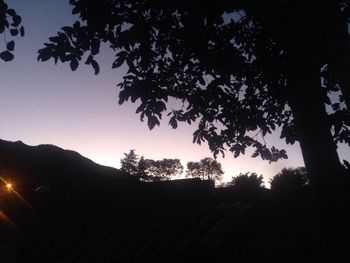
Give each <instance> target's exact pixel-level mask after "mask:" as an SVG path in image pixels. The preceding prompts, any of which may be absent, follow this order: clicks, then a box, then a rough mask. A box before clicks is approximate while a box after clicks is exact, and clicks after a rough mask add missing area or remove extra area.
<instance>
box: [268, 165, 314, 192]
mask: <svg viewBox="0 0 350 263" xmlns="http://www.w3.org/2000/svg"><path fill="white" fill-rule="evenodd" d="M270 185H271V190H273V191H275V192H278V193H282V194H296V193H301V192H303V191H304V190H306V189H308V188H309V186H310V182H309V178H308V175H307V172H306V169H305V168H304V167H298V168H283V169H282V170H281V172H279V173H278V174H276V175H275V176H274V177H273V178H272V179H271V180H270Z"/></svg>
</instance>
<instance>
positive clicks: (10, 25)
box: [0, 0, 24, 62]
mask: <svg viewBox="0 0 350 263" xmlns="http://www.w3.org/2000/svg"><path fill="white" fill-rule="evenodd" d="M21 23H22V18H21V17H20V16H19V15H18V14H17V13H16V11H15V10H14V9H12V8H9V7H8V5H7V4H6V3H5V1H3V0H0V35H3V36H4V40H5V50H4V51H1V49H2V48H0V59H1V60H3V61H5V62H8V61H11V60H13V58H14V55H13V53H12V52H13V51H14V50H15V41H14V40H11V38H14V37H18V36H20V37H23V36H24V27H23V26H22V24H21Z"/></svg>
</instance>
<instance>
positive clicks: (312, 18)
mask: <svg viewBox="0 0 350 263" xmlns="http://www.w3.org/2000/svg"><path fill="white" fill-rule="evenodd" d="M70 3H71V4H72V5H73V6H74V8H73V14H79V15H80V19H81V21H84V23H80V22H78V21H77V22H76V23H75V24H74V25H73V26H71V27H69V26H66V27H63V28H62V31H61V32H59V33H58V35H57V36H55V37H51V38H50V39H49V40H50V42H49V43H46V44H45V45H46V47H45V48H43V49H41V50H40V51H39V56H38V59H39V60H42V61H45V60H48V59H50V58H54V60H55V62H57V61H58V60H60V61H62V62H69V63H70V66H71V68H72V70H76V68H77V67H78V65H79V61H81V60H82V59H85V58H87V59H86V61H85V63H86V64H89V65H92V67H93V68H94V70H95V73H96V74H97V73H98V72H99V66H98V63H97V62H96V61H95V55H96V54H98V53H99V51H100V43H101V41H102V42H108V43H109V44H110V46H111V48H112V49H114V50H116V60H115V61H114V63H113V65H112V67H113V68H118V67H120V66H121V65H123V64H126V65H127V66H128V72H127V74H126V75H125V76H124V78H123V81H122V82H121V83H120V84H119V86H120V88H121V92H120V94H119V103H120V104H122V103H124V102H125V101H127V100H129V99H131V101H132V102H135V101H136V100H138V99H140V105H139V107H138V109H137V112H138V113H140V114H141V120H143V119H144V118H145V117H146V118H147V120H148V125H149V127H150V128H151V129H152V128H153V127H154V126H155V125H159V123H160V121H159V119H160V118H161V117H162V114H163V113H164V111H166V102H167V101H168V98H169V97H174V98H176V99H180V100H182V101H183V103H184V105H185V106H186V107H181V108H180V109H178V110H172V111H170V113H169V114H170V124H171V126H172V127H173V128H176V127H177V123H178V122H179V121H180V122H181V121H186V122H188V123H193V122H195V121H197V123H198V129H197V130H196V132H195V133H194V142H198V143H201V142H203V141H208V143H209V147H210V149H211V150H212V151H213V152H214V154H215V155H216V154H218V153H219V152H223V150H224V148H225V147H224V145H227V146H228V148H229V149H230V151H232V152H234V155H235V157H237V156H239V155H240V154H242V153H243V154H244V153H245V149H246V148H247V147H253V148H255V152H254V153H253V157H256V156H259V155H260V156H261V157H262V158H263V159H267V160H270V161H276V160H278V159H280V158H287V155H286V153H285V151H284V150H278V149H276V148H275V147H271V148H268V147H267V145H266V144H265V143H262V142H261V141H260V140H259V136H257V135H258V134H261V136H265V135H266V134H267V133H271V132H272V131H274V130H275V128H276V127H277V126H280V127H281V128H282V129H281V137H282V138H285V140H286V142H287V143H291V144H292V143H294V142H295V141H296V140H298V141H299V142H300V145H301V148H302V152H303V156H304V160H305V164H306V168H307V169H308V172H309V174H310V176H311V181H314V184H315V187H316V188H317V189H319V191H323V190H322V189H325V188H326V189H329V187H327V185H328V184H329V182H327V183H326V181H328V180H329V177H330V175H332V176H333V178H334V177H335V175H336V174H340V173H341V172H340V170H341V169H340V167H341V165H340V161H339V158H338V155H337V152H336V145H335V142H334V141H335V140H336V141H341V140H343V141H346V142H349V141H350V140H349V138H350V136H349V134H350V133H349V126H348V125H349V118H348V115H349V114H348V111H347V110H346V108H344V106H343V104H342V103H343V102H344V101H345V102H347V103H349V101H350V100H349V99H348V98H349V96H348V94H349V92H348V90H349V89H348V88H347V86H346V85H342V82H346V81H347V80H348V79H349V77H347V75H348V74H343V71H344V70H343V69H344V68H345V66H344V65H345V64H346V65H347V63H348V62H347V60H344V59H343V57H349V56H348V53H347V50H348V48H345V47H347V39H348V33H347V18H348V17H349V10H350V7H349V4H348V3H347V2H346V1H334V0H325V1H323V2H322V4H320V5H314V4H312V3H308V2H307V3H305V2H304V1H301V0H297V1H282V0H275V1H269V3H265V2H264V3H262V2H261V1H221V2H220V4H218V3H216V2H212V1H204V2H200V6H201V8H200V9H198V5H199V2H198V1H177V2H176V3H162V2H160V1H152V0H149V1H81V0H71V1H70ZM135 14H137V15H135ZM296 14H297V16H298V19H295V16H296ZM324 14H327V15H326V17H327V19H326V18H325V17H324ZM321 32H322V33H321ZM300 39H302V41H300ZM339 47H344V48H339ZM84 54H87V56H84ZM321 80H322V81H321ZM349 83H350V82H349ZM349 86H350V85H349ZM339 90H341V92H342V93H343V96H342V97H340V98H339V100H338V102H337V103H340V104H334V103H333V104H332V103H331V102H330V100H329V97H328V96H327V93H328V94H329V93H331V92H332V91H339ZM325 103H327V104H332V105H333V108H334V112H333V113H332V114H331V115H330V117H329V116H327V115H328V114H327V112H326V110H325ZM332 127H334V128H335V129H334V133H333V134H332V133H331V128H332ZM316 131H317V132H316ZM252 132H257V135H254V134H252ZM315 132H316V133H317V135H316V134H315ZM313 175H315V176H313ZM316 175H317V176H316Z"/></svg>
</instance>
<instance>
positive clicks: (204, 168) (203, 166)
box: [186, 157, 224, 181]
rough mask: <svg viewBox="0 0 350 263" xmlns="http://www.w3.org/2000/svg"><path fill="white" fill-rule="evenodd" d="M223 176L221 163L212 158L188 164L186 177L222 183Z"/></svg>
mask: <svg viewBox="0 0 350 263" xmlns="http://www.w3.org/2000/svg"><path fill="white" fill-rule="evenodd" d="M223 174H224V172H223V171H222V168H221V163H219V162H218V161H216V160H214V159H213V158H210V157H206V158H204V159H202V160H200V161H199V162H188V163H187V171H186V177H193V178H196V177H197V178H201V179H202V180H213V181H221V180H222V176H223Z"/></svg>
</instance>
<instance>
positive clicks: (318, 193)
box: [286, 1, 350, 262]
mask: <svg viewBox="0 0 350 263" xmlns="http://www.w3.org/2000/svg"><path fill="white" fill-rule="evenodd" d="M288 2H289V3H290V7H289V9H288V13H289V14H288V16H287V19H288V22H289V23H288V26H287V28H286V31H287V32H288V47H287V55H288V91H287V93H288V103H289V106H290V107H291V109H292V111H293V116H294V120H295V123H296V128H297V133H298V139H299V142H300V146H301V150H302V154H303V158H304V162H305V166H306V169H307V172H308V174H309V176H310V181H311V187H312V189H313V191H314V196H315V199H316V201H317V204H318V214H319V216H320V223H321V227H322V231H323V234H324V236H325V237H324V241H325V248H324V251H326V254H327V255H326V256H325V257H324V259H325V262H341V261H344V262H350V261H347V260H344V259H343V260H340V259H341V258H342V257H347V258H349V255H347V254H348V253H347V249H346V248H345V246H346V245H347V244H349V242H347V241H346V240H348V239H349V238H348V236H347V234H349V233H350V231H348V230H346V228H348V226H347V225H346V223H347V222H345V221H344V220H343V219H345V218H346V217H345V215H346V213H345V211H344V209H345V208H346V206H345V205H346V202H345V201H344V200H345V199H344V197H345V194H346V193H345V190H344V189H342V186H343V185H344V184H343V183H342V169H341V163H340V161H339V157H338V153H337V146H336V144H335V143H334V140H333V138H332V134H331V127H330V123H329V121H328V115H327V112H326V109H325V104H324V95H325V91H324V90H322V88H321V83H320V82H321V80H320V66H321V61H320V58H321V50H320V44H319V43H320V41H321V30H322V29H321V28H320V25H321V23H320V21H321V19H322V17H321V13H322V12H321V10H317V7H316V6H315V5H313V3H311V2H312V1H310V3H308V1H288ZM341 238H342V239H341ZM343 242H344V243H343Z"/></svg>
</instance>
